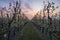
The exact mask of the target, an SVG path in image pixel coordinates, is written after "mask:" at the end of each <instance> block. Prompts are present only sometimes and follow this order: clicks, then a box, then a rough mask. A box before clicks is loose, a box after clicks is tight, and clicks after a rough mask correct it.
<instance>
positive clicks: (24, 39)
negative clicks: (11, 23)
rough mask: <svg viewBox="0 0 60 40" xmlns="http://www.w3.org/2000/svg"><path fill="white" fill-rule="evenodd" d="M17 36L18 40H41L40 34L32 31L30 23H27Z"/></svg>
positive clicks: (34, 30) (32, 27)
mask: <svg viewBox="0 0 60 40" xmlns="http://www.w3.org/2000/svg"><path fill="white" fill-rule="evenodd" d="M25 27H26V28H24V29H23V30H22V31H21V35H20V34H18V35H20V36H18V37H19V38H18V40H41V36H40V33H39V32H38V31H36V29H34V26H33V25H32V24H31V23H28V24H27V25H26V26H25Z"/></svg>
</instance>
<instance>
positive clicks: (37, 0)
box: [0, 0, 60, 10]
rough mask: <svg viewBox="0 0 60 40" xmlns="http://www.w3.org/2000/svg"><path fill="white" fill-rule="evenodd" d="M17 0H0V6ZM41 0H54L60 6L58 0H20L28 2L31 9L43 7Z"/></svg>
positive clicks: (6, 5)
mask: <svg viewBox="0 0 60 40" xmlns="http://www.w3.org/2000/svg"><path fill="white" fill-rule="evenodd" d="M15 1H17V0H0V7H8V5H9V3H10V2H15ZM43 1H50V2H52V1H53V2H54V3H56V4H57V5H59V6H60V0H21V3H22V4H25V3H27V4H29V5H30V7H31V8H32V9H33V10H41V9H42V7H43Z"/></svg>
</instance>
